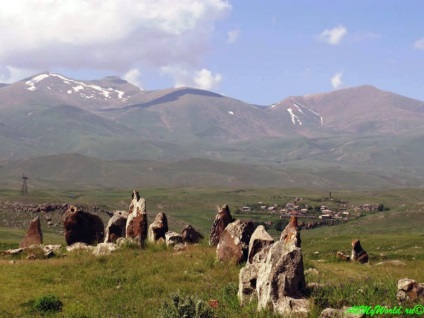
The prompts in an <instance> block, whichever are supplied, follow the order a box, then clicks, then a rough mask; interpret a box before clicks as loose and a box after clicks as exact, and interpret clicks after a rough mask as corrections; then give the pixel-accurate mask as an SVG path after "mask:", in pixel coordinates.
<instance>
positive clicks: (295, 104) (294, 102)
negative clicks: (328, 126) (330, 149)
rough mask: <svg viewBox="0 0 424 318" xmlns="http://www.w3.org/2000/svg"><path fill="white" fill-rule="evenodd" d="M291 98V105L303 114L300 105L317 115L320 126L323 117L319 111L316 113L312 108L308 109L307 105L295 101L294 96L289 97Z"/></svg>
mask: <svg viewBox="0 0 424 318" xmlns="http://www.w3.org/2000/svg"><path fill="white" fill-rule="evenodd" d="M290 99H291V100H292V102H293V105H294V106H295V107H296V108H297V109H298V110H299V111H300V112H301V113H302V114H304V112H303V111H302V110H301V109H300V107H302V108H304V109H306V110H308V111H309V112H311V113H312V114H314V115H316V116H318V117H319V118H320V122H321V126H322V125H323V123H324V118H323V117H322V116H321V115H320V114H319V113H317V112H315V111H313V110H312V109H310V108H308V107H306V106H305V105H302V104H301V103H299V102H298V101H295V100H294V98H293V97H291V98H290Z"/></svg>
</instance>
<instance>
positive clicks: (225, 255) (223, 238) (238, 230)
mask: <svg viewBox="0 0 424 318" xmlns="http://www.w3.org/2000/svg"><path fill="white" fill-rule="evenodd" d="M254 230H255V226H254V225H253V223H252V222H251V221H241V220H236V221H234V222H232V223H230V224H228V225H227V227H226V228H225V229H224V231H223V232H222V233H221V235H220V239H219V243H218V245H217V247H216V255H217V258H218V260H220V261H225V262H228V261H230V262H234V263H237V264H238V263H241V262H243V261H246V260H247V254H248V250H249V242H250V237H251V236H252V234H253V232H254Z"/></svg>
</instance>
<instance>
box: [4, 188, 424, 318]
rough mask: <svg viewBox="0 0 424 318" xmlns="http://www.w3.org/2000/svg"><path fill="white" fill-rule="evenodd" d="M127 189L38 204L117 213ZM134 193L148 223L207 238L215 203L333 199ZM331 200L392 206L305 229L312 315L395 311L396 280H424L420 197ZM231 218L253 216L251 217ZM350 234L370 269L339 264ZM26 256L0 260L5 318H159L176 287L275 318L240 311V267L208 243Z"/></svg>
mask: <svg viewBox="0 0 424 318" xmlns="http://www.w3.org/2000/svg"><path fill="white" fill-rule="evenodd" d="M130 193H131V191H129V190H122V191H121V190H120V191H105V190H96V191H91V192H85V191H60V190H55V191H46V192H40V193H39V194H38V197H37V201H39V202H40V203H41V202H47V201H49V202H58V201H60V200H63V201H71V200H72V201H73V202H77V203H83V204H86V205H87V206H90V205H93V204H96V205H99V206H102V207H105V208H108V209H113V208H120V205H121V203H120V202H121V201H122V202H126V203H129V194H130ZM140 193H141V195H142V196H143V197H145V198H146V201H147V210H148V212H149V221H150V222H151V221H152V220H153V216H154V214H155V213H157V212H159V211H164V212H165V213H167V215H168V216H169V219H170V220H171V222H170V227H171V230H176V231H180V230H181V228H182V224H185V223H191V224H193V225H194V226H195V227H196V228H198V229H200V230H201V232H202V233H203V234H205V237H206V239H207V237H208V233H209V229H210V225H211V224H212V218H213V217H214V215H215V213H216V209H215V206H216V205H222V204H224V203H228V204H229V205H230V208H233V207H236V206H238V207H241V206H244V205H246V204H249V203H251V204H253V203H257V202H266V203H268V204H273V203H278V204H280V203H283V202H288V201H293V198H294V197H296V196H300V197H303V200H304V201H306V202H309V203H311V204H330V203H331V202H327V201H326V199H325V198H326V197H327V196H328V195H327V194H328V192H320V191H316V190H315V191H313V190H309V191H306V190H301V189H284V190H283V189H239V190H234V189H222V188H190V187H187V188H167V189H141V190H140ZM0 194H1V195H2V198H3V199H2V200H5V199H4V198H6V199H7V200H9V201H15V200H19V199H21V198H20V197H18V196H17V195H15V194H13V192H7V191H6V192H5V191H3V192H1V193H0ZM332 196H333V197H336V198H338V199H343V200H346V201H349V203H352V204H353V205H356V204H361V203H364V202H378V203H384V205H385V206H388V207H390V208H391V210H390V211H385V212H381V213H380V212H378V213H370V214H367V215H365V216H363V217H360V218H358V219H357V220H354V221H350V222H348V223H345V224H342V225H338V226H329V227H321V228H317V229H314V230H304V231H302V232H301V238H302V252H303V255H304V264H305V269H309V268H314V269H316V270H317V271H318V272H317V273H310V274H307V275H306V279H307V282H308V283H310V282H315V283H320V284H323V285H324V286H323V287H322V288H320V289H316V290H313V291H312V292H311V294H310V295H309V299H310V302H311V304H312V307H311V308H312V311H311V313H310V317H317V316H318V315H319V313H320V312H321V311H322V310H323V309H324V308H326V307H327V306H331V307H334V308H343V307H344V306H348V307H350V306H355V305H371V306H375V305H387V306H389V307H394V306H395V305H397V300H396V286H397V281H398V280H399V279H401V278H405V277H407V278H411V279H415V280H416V281H418V282H424V272H423V271H422V268H423V266H424V244H423V243H424V230H423V228H424V227H423V225H424V218H423V215H422V213H424V212H423V211H422V208H423V207H422V205H421V204H420V203H421V198H422V197H423V191H422V190H420V189H404V190H385V191H373V192H372V193H370V192H348V191H343V192H341V191H339V192H333V193H332ZM23 200H28V201H29V200H31V198H23ZM60 202H62V201H60ZM73 202H70V203H73ZM120 209H122V208H120ZM15 215H17V216H19V217H21V218H24V217H25V215H23V214H22V215H21V214H15ZM233 216H234V217H236V218H239V217H242V218H249V217H252V216H254V215H244V214H237V215H234V214H233ZM8 217H9V215H8ZM27 217H28V216H27ZM32 217H33V216H31V215H30V216H29V217H28V218H29V219H31V218H32ZM254 217H259V216H254ZM260 217H261V218H262V220H273V218H275V216H273V215H268V214H265V215H262V216H260ZM1 219H2V218H1V217H0V221H1ZM42 226H43V230H44V241H45V243H46V244H50V243H61V244H64V240H63V236H62V235H59V234H58V233H57V229H56V228H54V229H53V228H48V227H46V225H45V224H44V222H43V224H42ZM24 233H25V229H24V228H4V227H0V249H6V248H16V247H17V245H18V244H19V242H20V240H21V239H22V237H23V235H24ZM278 234H279V233H278V232H276V231H274V236H277V237H278ZM352 238H359V239H360V240H361V243H362V246H363V247H364V249H365V250H366V251H367V252H368V254H369V255H370V265H359V264H352V263H344V262H341V261H338V260H337V259H336V257H335V253H336V251H337V250H344V251H345V252H347V253H350V249H351V245H350V242H351V240H352ZM62 254H66V256H62ZM37 255H39V254H37ZM26 256H27V254H23V255H20V256H15V257H10V256H0V281H1V282H2V283H1V284H0V316H1V317H8V316H10V317H37V316H39V317H41V316H45V315H48V316H49V317H80V318H82V317H157V315H158V313H159V311H160V308H162V306H163V303H164V302H165V301H167V300H168V301H169V300H170V295H171V294H173V293H175V292H177V291H179V292H180V295H181V296H182V297H185V296H193V295H197V296H198V297H199V299H201V300H203V301H205V302H209V301H210V300H217V301H218V304H219V305H218V307H217V308H215V309H213V311H214V314H215V315H216V317H229V318H231V317H277V316H276V315H274V314H272V313H271V312H270V311H265V312H261V313H256V305H255V304H254V303H251V304H249V305H247V306H245V307H240V306H239V303H238V300H237V296H236V293H237V289H238V273H239V271H240V268H241V267H240V266H236V265H230V264H222V263H219V262H217V261H216V254H215V249H214V248H213V247H209V246H208V245H207V244H205V243H203V244H200V245H196V246H192V247H190V248H188V249H187V250H186V251H183V252H179V253H175V252H174V251H173V250H172V249H168V248H166V247H165V246H164V245H148V246H147V248H145V249H143V250H140V249H134V248H129V247H127V248H123V249H121V250H118V251H116V252H114V253H113V254H112V255H110V256H107V257H95V256H93V255H91V254H90V253H88V252H76V253H67V252H65V251H62V253H61V254H60V255H58V256H56V257H54V258H51V259H43V258H42V256H41V255H39V259H36V260H27V259H26ZM388 260H401V261H402V262H404V263H405V265H403V266H402V265H401V266H395V265H390V264H385V265H382V266H378V265H376V263H378V262H382V261H383V262H384V261H388ZM47 296H54V297H57V298H58V299H59V300H60V301H61V302H62V303H63V307H62V308H61V309H62V310H61V311H60V312H57V313H55V312H52V313H48V314H46V313H44V312H39V311H34V304H35V303H36V302H37V300H40V299H45V298H46V297H47Z"/></svg>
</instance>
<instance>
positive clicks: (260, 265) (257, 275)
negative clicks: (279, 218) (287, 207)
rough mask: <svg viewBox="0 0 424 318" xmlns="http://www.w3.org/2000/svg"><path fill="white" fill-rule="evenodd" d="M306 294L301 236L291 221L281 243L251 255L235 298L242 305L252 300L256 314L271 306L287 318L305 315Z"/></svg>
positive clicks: (295, 222) (278, 242) (241, 273)
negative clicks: (255, 301)
mask: <svg viewBox="0 0 424 318" xmlns="http://www.w3.org/2000/svg"><path fill="white" fill-rule="evenodd" d="M305 293H306V282H305V275H304V268H303V256H302V251H301V248H300V234H299V231H298V229H297V218H296V217H292V218H291V220H290V223H289V224H288V225H287V227H286V228H285V229H284V231H283V232H282V234H281V237H280V240H279V241H277V242H275V243H274V244H272V245H270V246H269V247H265V248H264V249H262V250H261V251H260V252H259V253H257V254H256V255H254V256H253V259H252V263H247V264H246V266H245V267H244V268H243V269H242V270H241V271H240V276H239V293H238V295H239V298H240V301H241V302H242V303H243V302H245V301H248V300H250V299H252V298H253V297H255V298H256V299H257V301H258V310H262V309H264V308H267V307H268V306H271V307H272V308H273V310H274V311H275V312H277V313H279V314H282V315H284V316H290V315H292V314H296V315H306V314H307V312H308V302H307V300H306V299H305V297H304V295H305ZM252 296H253V297H252Z"/></svg>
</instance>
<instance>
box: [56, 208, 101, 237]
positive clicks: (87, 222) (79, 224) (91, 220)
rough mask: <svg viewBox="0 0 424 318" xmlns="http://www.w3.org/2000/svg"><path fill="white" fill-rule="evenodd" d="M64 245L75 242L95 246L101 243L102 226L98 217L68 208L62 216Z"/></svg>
mask: <svg viewBox="0 0 424 318" xmlns="http://www.w3.org/2000/svg"><path fill="white" fill-rule="evenodd" d="M63 225H64V227H65V240H66V244H68V245H72V244H73V243H76V242H81V243H87V244H97V243H99V242H103V239H104V225H103V221H102V219H101V218H100V217H99V216H98V215H94V214H91V213H88V212H84V211H82V210H80V209H78V208H77V207H75V206H70V207H69V209H68V210H67V211H66V212H65V214H64V215H63Z"/></svg>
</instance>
